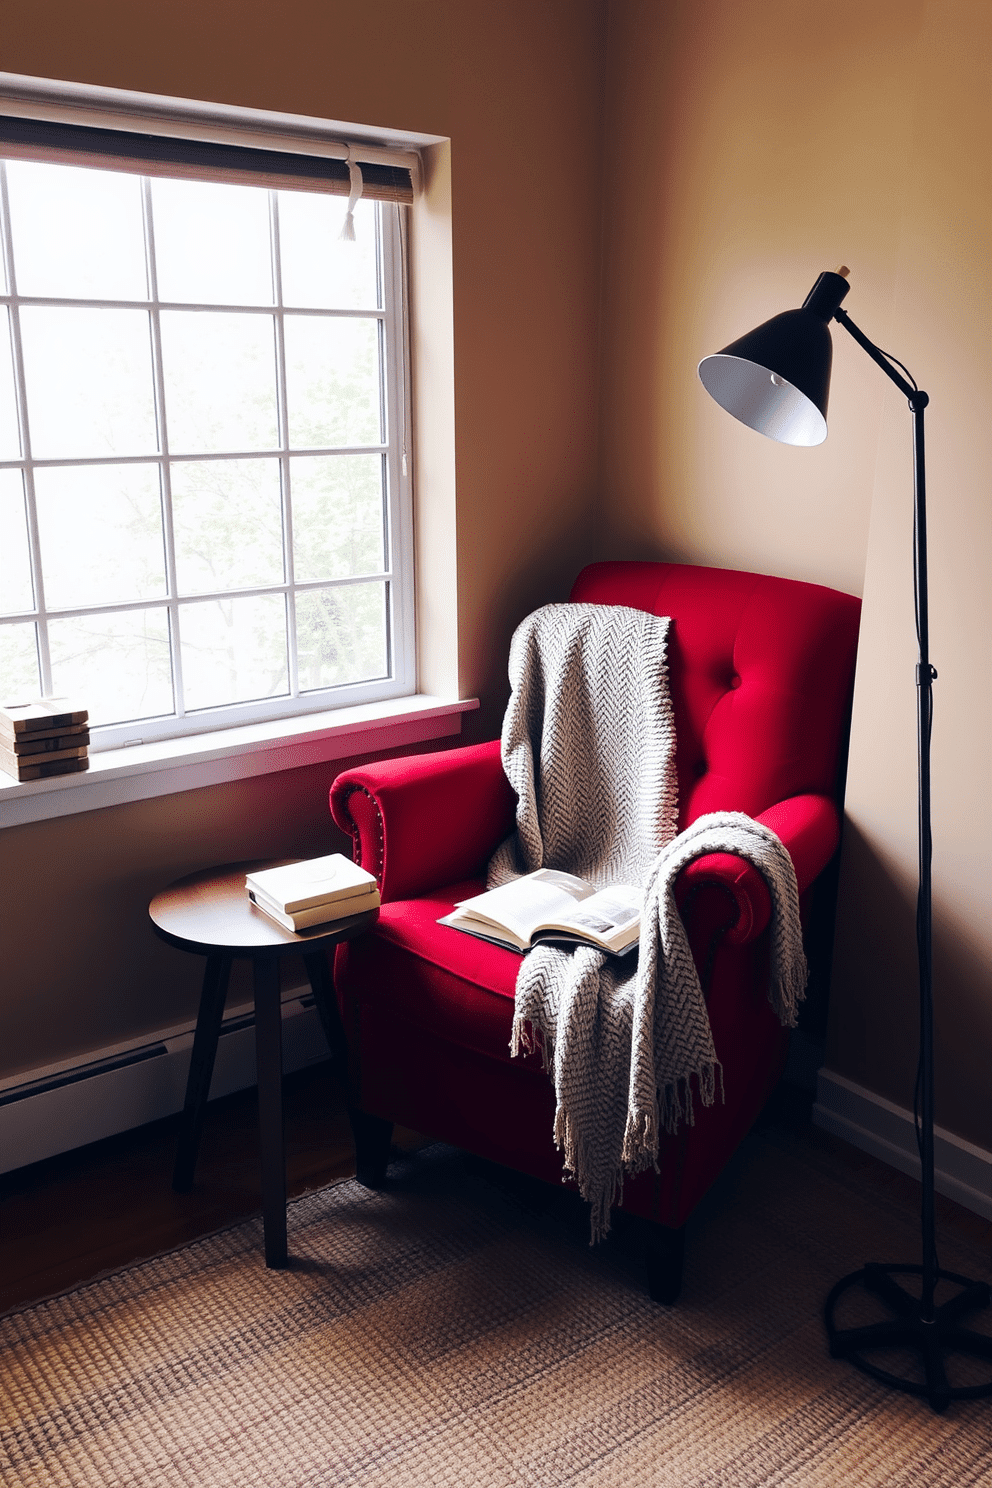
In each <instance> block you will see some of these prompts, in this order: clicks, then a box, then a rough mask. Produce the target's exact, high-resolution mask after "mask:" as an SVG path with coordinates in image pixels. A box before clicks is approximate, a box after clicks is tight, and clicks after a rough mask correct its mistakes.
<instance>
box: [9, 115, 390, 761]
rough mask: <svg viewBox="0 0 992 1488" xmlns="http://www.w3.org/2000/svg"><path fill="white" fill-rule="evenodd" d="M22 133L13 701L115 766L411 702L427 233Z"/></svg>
mask: <svg viewBox="0 0 992 1488" xmlns="http://www.w3.org/2000/svg"><path fill="white" fill-rule="evenodd" d="M5 122H6V124H7V126H8V128H7V136H8V138H7V142H6V143H5V141H4V138H3V137H0V236H2V246H3V262H2V265H0V700H2V701H6V702H17V701H26V700H28V699H29V698H31V697H36V696H38V695H40V694H44V695H53V694H54V695H62V694H68V695H70V696H72V697H73V698H75V699H78V701H79V703H80V705H82V706H87V707H88V708H89V711H90V720H91V727H93V728H94V734H93V741H94V747H97V748H99V747H101V746H102V747H111V746H113V745H118V744H122V743H128V742H131V741H132V740H135V739H141V740H143V741H149V740H153V739H159V738H164V737H168V736H169V735H171V734H179V733H189V732H195V731H198V730H203V729H209V728H217V727H224V726H227V725H230V724H234V723H239V722H253V721H256V720H259V719H265V718H278V717H282V716H288V715H291V714H293V713H298V712H305V711H310V710H318V709H326V708H328V707H334V706H336V705H338V704H345V703H353V702H358V701H365V700H372V699H375V698H382V697H389V696H397V695H400V694H402V693H406V692H411V691H412V690H413V683H414V678H413V661H412V639H413V638H412V592H411V591H412V578H411V573H410V568H411V558H410V549H411V544H410V539H409V526H410V509H409V489H408V485H409V483H408V478H407V469H406V467H407V457H406V446H407V434H406V395H405V377H404V368H405V346H404V340H403V326H404V271H403V253H402V242H403V222H402V214H403V212H404V211H405V208H404V207H403V206H402V205H400V204H398V203H397V202H396V201H395V200H381V199H370V194H371V193H369V192H366V193H363V195H362V197H361V199H360V200H358V201H357V202H356V201H355V200H354V194H353V196H352V199H351V200H350V201H349V200H348V199H347V198H346V195H345V194H336V193H347V192H348V189H349V185H350V184H352V178H351V177H350V176H349V172H348V167H347V166H346V165H345V164H344V162H342V161H340V160H334V161H330V162H328V160H326V159H317V160H310V161H309V162H307V161H306V158H305V157H302V156H299V155H294V156H291V157H290V156H287V155H286V154H282V155H278V156H276V155H274V154H273V153H272V152H267V151H259V150H250V149H249V150H244V151H240V152H239V151H237V149H236V147H229V146H217V145H214V146H199V147H196V146H194V147H190V146H189V144H188V142H180V143H181V145H182V149H180V150H177V142H176V141H175V140H172V141H171V142H170V141H165V142H163V141H156V140H154V139H151V140H150V139H147V138H145V137H143V136H138V135H131V136H125V135H122V134H116V135H112V132H110V131H99V130H86V129H79V130H76V131H74V132H73V138H74V139H75V140H80V139H82V140H84V145H83V146H81V147H80V148H81V149H82V151H83V153H81V154H73V153H71V152H67V151H66V150H64V149H62V150H59V151H54V150H53V149H52V148H51V147H50V143H48V142H46V140H45V138H44V131H45V130H46V129H49V130H50V129H52V128H53V126H47V125H46V126H42V125H38V124H34V123H32V124H31V125H30V126H28V125H26V124H25V123H24V121H5ZM14 125H17V127H16V128H14V127H12V126H14ZM69 132H70V131H68V130H66V129H65V128H62V129H61V131H60V136H61V137H64V136H65V135H66V134H67V133H69ZM39 134H40V135H41V136H42V140H41V144H40V145H39V144H38V136H39ZM11 136H13V139H11ZM25 141H26V142H25ZM92 141H97V144H98V145H99V146H100V148H101V150H102V151H103V153H102V155H101V154H100V153H98V152H94V151H93V149H91V148H89V146H90V142H92ZM108 141H109V143H108ZM122 142H123V153H124V155H125V158H121V156H122ZM225 151H226V152H227V154H226V155H225ZM163 155H164V156H165V158H164V159H163V158H161V157H162V156H163ZM129 156H133V157H134V158H128V157H129ZM235 156H237V157H238V158H237V159H236V160H235V159H234V157H235ZM39 157H41V158H39ZM180 157H181V158H180ZM301 160H303V162H304V163H303V165H302V166H300V165H299V162H300V161H301ZM232 161H233V164H232ZM273 161H274V162H275V163H274V164H273ZM218 162H219V163H218ZM294 162H295V169H296V177H295V178H294V175H293V173H292V171H291V170H290V167H291V166H293V165H294ZM328 165H330V166H333V167H334V172H335V174H334V175H333V177H332V178H328V177H327V176H326V174H325V176H322V177H317V176H316V172H317V170H318V169H323V168H325V167H328ZM380 170H381V171H384V172H386V173H387V174H388V170H389V168H388V167H380ZM308 171H311V172H314V173H315V174H314V177H313V178H311V177H310V176H309V175H308V174H307V172H308ZM366 174H369V171H368V168H366ZM394 174H402V173H395V172H394ZM408 181H409V177H408V175H407V183H408ZM382 194H384V195H386V196H389V195H390V194H392V195H394V196H395V195H402V194H403V193H402V191H401V192H399V193H397V192H395V191H394V192H392V193H390V191H389V190H388V189H387V190H385V191H384V192H383V193H382ZM349 207H351V208H352V209H353V210H352V212H351V215H350V220H351V221H353V224H354V240H353V241H351V240H342V236H341V233H342V226H343V224H344V222H345V219H346V214H347V213H348V209H349Z"/></svg>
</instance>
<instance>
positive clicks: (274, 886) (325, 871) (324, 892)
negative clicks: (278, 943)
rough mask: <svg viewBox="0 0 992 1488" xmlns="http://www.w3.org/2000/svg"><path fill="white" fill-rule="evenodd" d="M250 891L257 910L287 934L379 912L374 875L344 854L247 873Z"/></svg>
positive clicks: (331, 854)
mask: <svg viewBox="0 0 992 1488" xmlns="http://www.w3.org/2000/svg"><path fill="white" fill-rule="evenodd" d="M245 887H246V889H247V890H248V898H249V899H250V900H251V902H252V903H253V904H254V905H255V906H256V908H258V909H260V910H262V911H263V912H264V913H265V914H267V915H268V916H269V918H270V919H273V920H275V921H276V923H277V924H279V925H282V927H283V929H284V930H294V931H297V930H308V929H310V927H311V926H312V925H324V924H327V923H328V922H329V921H332V920H345V919H347V918H348V916H349V915H357V914H365V912H366V911H367V910H370V909H378V908H379V887H378V884H377V883H376V881H375V878H374V876H373V875H372V874H371V873H367V872H366V871H365V869H364V868H359V867H358V866H357V865H356V864H355V863H352V862H351V861H350V860H349V859H348V858H346V857H344V856H343V855H342V854H341V853H330V854H329V855H328V856H327V857H326V858H310V859H309V860H308V861H306V862H303V863H285V864H283V866H282V867H280V868H261V869H259V870H258V872H257V873H249V874H247V875H246V877H245Z"/></svg>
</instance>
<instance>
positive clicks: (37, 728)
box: [0, 698, 90, 780]
mask: <svg viewBox="0 0 992 1488" xmlns="http://www.w3.org/2000/svg"><path fill="white" fill-rule="evenodd" d="M88 718H89V714H88V713H87V711H86V709H85V708H73V707H72V706H71V704H70V703H67V702H66V699H65V698H43V699H41V701H40V702H37V703H25V704H23V705H22V706H21V707H17V708H0V770H3V771H5V772H6V774H8V775H13V777H14V779H15V780H44V779H46V778H47V777H48V776H49V775H74V774H75V773H76V772H77V771H78V770H87V769H89V763H90V761H89V743H90V731H89V727H88V725H87V719H88Z"/></svg>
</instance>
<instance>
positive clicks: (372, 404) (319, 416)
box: [286, 315, 382, 449]
mask: <svg viewBox="0 0 992 1488" xmlns="http://www.w3.org/2000/svg"><path fill="white" fill-rule="evenodd" d="M286 390H287V396H288V400H289V442H290V444H291V445H292V446H293V447H294V448H295V449H308V448H309V449H315V448H316V449H319V448H325V449H332V448H334V446H336V445H349V444H380V443H381V442H382V414H381V399H380V393H379V323H378V321H376V320H336V319H330V318H328V317H327V316H304V315H287V316H286Z"/></svg>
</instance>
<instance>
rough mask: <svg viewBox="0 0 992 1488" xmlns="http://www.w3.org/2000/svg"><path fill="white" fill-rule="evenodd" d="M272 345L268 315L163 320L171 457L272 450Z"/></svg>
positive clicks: (179, 314) (184, 315) (178, 314)
mask: <svg viewBox="0 0 992 1488" xmlns="http://www.w3.org/2000/svg"><path fill="white" fill-rule="evenodd" d="M273 337H274V332H273V325H272V317H271V316H269V315H215V314H212V313H211V312H210V311H203V312H201V313H199V314H198V313H197V312H196V311H183V310H169V311H163V312H162V359H163V363H164V368H165V406H166V417H167V420H168V429H169V448H170V450H171V452H172V453H173V454H174V455H180V454H200V453H207V452H210V451H216V452H217V453H220V452H222V451H224V450H232V451H237V450H262V449H275V448H276V447H277V446H278V443H279V435H278V423H277V419H276V365H275V341H274V339H273Z"/></svg>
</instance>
